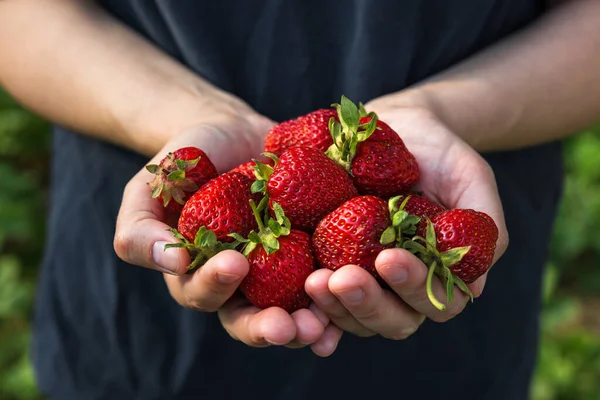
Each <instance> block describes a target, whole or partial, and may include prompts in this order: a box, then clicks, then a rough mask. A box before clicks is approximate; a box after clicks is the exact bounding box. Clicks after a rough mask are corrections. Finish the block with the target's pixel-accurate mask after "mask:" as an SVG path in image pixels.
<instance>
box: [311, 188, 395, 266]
mask: <svg viewBox="0 0 600 400" xmlns="http://www.w3.org/2000/svg"><path fill="white" fill-rule="evenodd" d="M391 225H392V221H391V220H390V216H389V212H388V206H387V204H386V202H385V201H384V200H382V199H380V198H378V197H375V196H359V197H355V198H353V199H351V200H348V201H347V202H345V203H344V204H342V205H341V206H340V207H338V208H337V209H336V210H334V211H333V212H332V213H330V214H328V215H327V216H326V217H325V218H323V219H322V220H321V222H319V225H317V229H315V233H314V234H313V237H312V242H313V248H314V251H315V257H316V258H317V261H318V262H319V264H320V265H321V266H323V267H325V268H329V269H331V270H334V271H335V270H337V269H338V268H341V267H343V266H344V265H348V264H353V265H358V266H360V267H362V268H364V269H365V270H367V271H369V272H370V273H371V274H372V275H373V276H375V277H377V276H378V275H377V270H376V269H375V259H376V258H377V255H378V254H379V253H380V252H381V251H382V250H384V249H388V248H391V247H394V244H393V242H390V243H388V244H381V242H380V239H381V236H382V234H383V232H384V231H386V229H388V228H389V227H390V226H391Z"/></svg>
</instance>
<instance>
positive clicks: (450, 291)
mask: <svg viewBox="0 0 600 400" xmlns="http://www.w3.org/2000/svg"><path fill="white" fill-rule="evenodd" d="M442 270H443V274H444V281H445V282H446V300H447V301H448V304H452V302H453V301H454V278H453V275H452V272H450V270H449V269H448V268H446V267H442Z"/></svg>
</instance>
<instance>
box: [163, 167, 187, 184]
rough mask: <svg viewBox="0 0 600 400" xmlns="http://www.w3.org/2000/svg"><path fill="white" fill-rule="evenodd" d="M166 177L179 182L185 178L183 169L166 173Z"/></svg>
mask: <svg viewBox="0 0 600 400" xmlns="http://www.w3.org/2000/svg"><path fill="white" fill-rule="evenodd" d="M167 179H168V180H170V181H173V182H179V181H181V180H183V179H185V171H181V170H177V171H173V172H171V173H170V174H169V175H167Z"/></svg>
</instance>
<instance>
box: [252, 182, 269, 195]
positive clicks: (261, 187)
mask: <svg viewBox="0 0 600 400" xmlns="http://www.w3.org/2000/svg"><path fill="white" fill-rule="evenodd" d="M266 189H267V182H266V181H263V180H256V181H254V183H252V186H251V187H250V191H251V192H252V193H265V192H266Z"/></svg>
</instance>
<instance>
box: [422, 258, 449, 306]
mask: <svg viewBox="0 0 600 400" xmlns="http://www.w3.org/2000/svg"><path fill="white" fill-rule="evenodd" d="M436 267H437V263H436V262H435V261H434V262H432V263H431V266H430V267H429V272H427V284H426V288H427V297H429V301H431V304H433V306H434V307H435V308H437V309H438V310H440V311H444V310H445V309H446V306H445V305H444V304H442V303H441V302H440V301H439V300H438V299H437V298H436V297H435V295H434V294H433V275H434V273H435V270H436Z"/></svg>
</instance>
